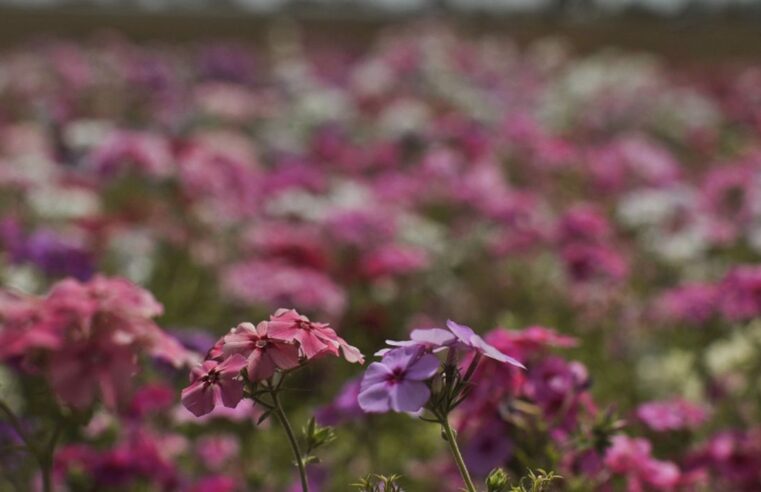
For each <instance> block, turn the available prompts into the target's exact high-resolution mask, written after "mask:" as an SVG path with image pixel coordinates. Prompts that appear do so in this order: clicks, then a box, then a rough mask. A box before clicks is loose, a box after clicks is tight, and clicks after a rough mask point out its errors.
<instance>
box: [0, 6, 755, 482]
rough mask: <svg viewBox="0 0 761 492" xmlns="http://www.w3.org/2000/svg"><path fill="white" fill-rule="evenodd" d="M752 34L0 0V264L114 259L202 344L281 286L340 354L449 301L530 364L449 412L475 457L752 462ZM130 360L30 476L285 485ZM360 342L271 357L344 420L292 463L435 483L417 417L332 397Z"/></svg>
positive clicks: (629, 11) (328, 416) (429, 321)
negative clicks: (81, 423)
mask: <svg viewBox="0 0 761 492" xmlns="http://www.w3.org/2000/svg"><path fill="white" fill-rule="evenodd" d="M760 62H761V0H439V1H433V0H428V1H427V0H353V1H352V0H345V1H333V0H299V1H286V0H90V1H75V0H0V280H2V285H3V288H7V289H12V290H13V291H14V292H25V293H30V294H35V295H42V294H44V293H45V292H47V291H48V289H49V288H50V287H51V286H52V285H54V284H55V282H57V281H59V280H61V279H62V278H64V277H75V278H78V279H80V280H83V281H86V280H88V279H91V278H92V277H93V275H94V274H95V273H96V272H101V273H104V274H107V275H114V276H124V277H127V278H129V279H130V280H132V281H134V282H136V283H137V284H139V285H141V286H143V287H145V288H146V289H148V290H150V291H151V292H152V293H153V295H155V297H156V298H157V299H158V300H159V301H160V302H161V303H162V304H163V305H164V314H163V316H162V317H161V318H159V319H158V323H159V324H160V326H161V327H162V328H165V329H166V330H168V331H169V332H171V333H172V334H174V335H175V336H176V337H177V338H178V339H180V340H182V342H183V343H185V344H186V346H188V347H189V348H192V349H193V350H197V351H198V352H199V353H200V354H203V353H206V351H207V350H208V349H209V347H211V345H212V344H213V343H214V340H215V339H216V338H217V337H219V336H220V335H223V334H225V333H226V332H227V331H228V330H229V328H230V327H231V326H234V325H235V324H237V323H238V322H240V321H241V320H262V319H266V318H267V316H269V314H270V313H272V312H273V311H274V310H275V309H277V308H278V307H281V306H293V307H296V308H298V309H299V310H300V311H303V312H304V313H306V314H308V315H309V316H310V317H311V318H312V319H314V320H320V321H329V322H330V323H331V324H332V326H334V327H336V329H337V331H338V332H339V333H340V334H341V335H342V336H344V337H345V338H346V339H347V340H348V341H349V342H351V343H352V344H355V345H357V346H358V347H359V348H360V349H361V350H362V351H363V352H364V353H365V354H368V359H370V357H371V356H370V355H369V354H372V353H374V352H375V351H376V350H378V349H379V348H380V347H382V346H383V344H384V341H385V340H386V339H402V338H404V337H407V336H408V335H409V330H410V329H412V328H417V327H421V326H425V327H427V326H439V325H440V324H441V323H442V322H443V321H444V320H446V319H447V318H453V319H456V320H458V321H462V322H463V323H468V324H470V325H472V326H473V328H474V329H476V331H478V332H480V333H482V334H486V333H489V336H490V337H491V338H490V340H492V341H493V342H494V343H498V342H499V343H501V345H500V350H503V351H505V352H506V353H513V354H517V355H521V356H522V357H523V359H522V360H523V361H524V362H526V365H527V366H528V371H527V372H525V373H523V372H517V371H514V372H507V373H503V372H500V371H499V370H496V369H495V372H494V373H490V372H486V371H484V373H483V374H484V375H483V377H482V379H481V380H480V383H481V384H483V385H484V386H483V387H484V388H486V390H485V391H483V392H481V393H479V394H478V395H475V396H476V397H478V398H476V397H474V402H475V403H472V404H470V405H469V406H465V408H464V409H463V410H462V411H461V412H460V413H459V414H458V416H457V419H458V422H457V423H458V426H460V427H459V429H458V431H459V432H461V434H460V436H461V437H462V441H463V444H464V446H465V447H466V454H467V455H468V456H467V457H466V459H467V461H468V462H469V465H471V466H473V467H474V474H475V475H476V476H477V477H478V478H479V480H480V479H482V478H483V477H484V476H486V474H487V473H488V472H489V471H490V470H491V469H492V468H493V467H496V466H503V467H505V468H506V469H507V470H508V471H509V473H510V474H511V476H512V477H520V476H522V475H523V474H525V473H526V470H527V469H528V468H537V467H543V468H546V469H549V470H557V471H558V472H559V473H560V474H562V475H563V476H564V477H565V479H564V482H563V483H564V485H562V486H558V488H559V489H560V490H572V491H578V492H589V491H590V490H598V489H599V490H629V491H631V490H664V491H673V490H689V491H691V492H692V491H695V490H701V491H703V490H705V491H709V490H710V491H721V490H724V491H730V490H731V491H735V490H736V491H747V492H758V491H759V490H761V428H760V427H759V422H761V405H759V402H761V385H759V384H758V374H759V371H761V368H759V364H760V363H761V362H760V361H761V355H760V354H761V323H760V322H759V319H761V193H759V190H761V64H760ZM1 300H2V298H0V301H1ZM2 308H3V305H2V304H1V303H0V311H2ZM6 309H7V307H6ZM0 314H2V313H1V312H0ZM1 328H2V327H0V329H1ZM0 333H1V332H0ZM331 362H332V361H331ZM9 367H10V366H9ZM11 369H12V371H9V372H8V374H7V375H6V376H2V375H0V376H2V377H7V378H8V379H9V380H16V379H17V380H18V381H20V383H18V384H17V388H16V389H14V390H13V391H11V393H13V394H12V396H13V397H14V398H15V401H17V402H18V405H17V406H18V408H20V409H21V411H22V412H23V415H24V417H25V418H29V419H30V421H32V422H35V421H43V422H44V418H45V417H46V412H48V413H49V405H47V402H43V403H42V404H37V405H35V404H34V402H35V401H36V400H34V398H35V395H34V394H33V393H34V392H33V391H32V390H31V389H30V388H37V387H44V384H43V385H42V386H39V385H38V384H37V383H39V381H40V379H39V377H37V376H35V375H31V376H30V375H27V374H23V373H22V372H21V371H17V369H18V368H17V367H15V366H13V367H12V368H11ZM17 373H18V374H17ZM146 374H147V377H145V378H144V381H147V383H146V384H147V386H144V387H143V388H142V389H143V390H145V391H143V392H142V393H138V396H139V397H142V398H143V400H140V399H139V398H137V397H136V399H135V400H134V401H132V402H131V405H132V407H129V409H128V410H127V411H125V410H124V409H122V408H120V409H118V410H119V411H118V412H112V411H111V409H103V408H102V407H99V406H98V405H99V404H98V402H96V403H95V405H94V407H93V408H94V410H93V412H94V413H93V415H94V417H93V419H92V422H94V424H92V425H90V426H89V427H88V428H87V429H86V430H85V431H81V430H80V429H79V428H78V427H77V426H75V425H71V428H70V429H68V430H67V433H66V434H65V435H64V438H63V439H62V442H61V445H60V449H61V451H60V452H59V454H58V455H57V456H56V459H58V460H59V461H60V464H57V467H58V468H57V470H58V474H59V475H58V477H57V478H56V480H58V481H59V482H60V483H62V484H63V483H70V484H73V485H71V486H70V488H69V490H74V491H78V490H98V491H101V490H118V491H124V490H128V491H133V490H139V491H141V492H142V491H144V490H162V491H163V490H182V491H183V492H184V491H187V490H192V491H194V492H195V491H203V492H208V491H212V492H217V491H218V490H244V489H245V487H244V484H245V485H247V486H248V489H249V490H265V491H281V490H295V489H292V488H288V487H290V486H291V484H292V482H293V479H294V475H293V470H292V468H291V466H290V463H289V459H288V456H289V455H288V453H289V451H288V449H287V447H286V446H285V445H284V443H283V441H282V439H280V438H279V437H278V436H279V434H277V432H267V427H266V424H265V425H264V426H262V427H254V426H252V425H248V426H237V427H236V426H235V425H233V423H231V422H228V421H227V420H224V419H227V418H228V417H227V416H224V415H222V416H221V417H220V420H219V421H215V423H214V425H211V424H209V425H206V426H199V425H197V422H196V421H195V420H193V419H191V418H190V417H188V415H187V412H185V413H182V412H183V411H182V408H180V407H179V405H178V399H179V398H178V395H179V391H180V388H182V387H183V385H185V384H186V381H187V373H186V372H177V371H175V372H169V371H168V370H167V368H166V367H163V366H158V367H153V366H151V370H150V371H147V372H146ZM361 374H362V369H361V368H359V367H358V366H357V365H349V364H331V363H325V364H315V365H314V366H310V369H309V370H308V371H306V372H305V373H303V374H300V376H298V378H294V388H296V390H297V391H296V392H294V393H295V395H296V396H294V397H293V398H292V399H291V400H289V402H288V405H289V408H288V410H289V411H291V412H292V413H293V415H294V420H295V421H296V422H299V423H303V422H306V420H307V418H308V416H309V415H311V414H312V412H313V411H314V409H316V408H319V409H320V412H319V415H322V416H323V420H324V421H325V422H327V423H329V424H331V425H336V426H337V427H338V434H339V439H338V442H337V444H336V445H334V446H333V447H331V448H330V450H327V451H325V452H324V453H323V454H322V455H321V458H324V461H323V463H322V464H321V465H319V466H315V468H314V469H315V471H314V473H313V476H314V478H315V480H316V481H317V482H319V483H320V484H321V488H317V486H315V489H314V490H324V491H331V490H335V491H345V490H347V488H346V484H348V483H352V481H355V480H357V479H358V477H361V476H364V475H366V474H367V473H369V472H381V473H401V474H403V475H404V476H405V480H406V482H405V483H408V484H410V486H409V490H411V491H413V492H419V491H432V492H433V491H435V492H442V491H449V490H458V487H459V481H458V479H457V473H456V470H455V469H454V468H453V467H452V465H451V463H450V461H449V460H448V458H447V457H446V455H445V454H444V453H443V452H442V451H443V446H442V442H441V440H440V435H439V433H438V430H437V429H436V428H435V426H429V427H422V428H421V427H420V425H419V424H420V423H419V422H417V421H415V420H414V419H409V418H406V416H400V415H386V416H380V417H375V416H372V417H366V416H365V415H363V414H362V412H360V411H359V409H358V408H357V406H356V391H358V386H357V385H358V381H359V379H358V378H359V377H361ZM2 377H0V380H1V379H2ZM32 377H37V379H31V378H32ZM26 378H30V379H26ZM28 381H33V383H29V382H28ZM0 386H1V385H0ZM145 388H147V390H146V389H145ZM162 392H163V393H162ZM156 394H161V395H163V398H164V400H163V404H162V405H163V406H162V405H159V404H156V405H155V407H156V408H153V407H151V405H153V404H154V402H155V401H158V399H157V398H156V397H155V395H156ZM495 395H497V396H495ZM23 402H31V403H23ZM145 402H148V403H145ZM143 403H145V404H146V407H147V410H143V409H142V406H141V405H142V404H143ZM149 404H150V405H149ZM133 407H134V408H133ZM135 408H137V409H138V410H135ZM245 411H246V412H248V414H244V416H243V417H242V419H248V420H251V418H252V416H251V415H250V413H251V412H252V410H251V409H250V408H248V409H246V410H245ZM653 415H654V416H653ZM696 415H697V416H696ZM619 417H620V419H619ZM257 418H258V417H257ZM35 419H37V420H35ZM230 419H232V417H230ZM622 421H627V425H628V427H626V429H625V430H624V431H623V432H625V434H622V433H621V432H622V424H620V423H621V422H622ZM297 425H300V424H297ZM241 429H245V430H243V431H242V430H241ZM495 429H496V430H495ZM0 430H2V428H0ZM136 435H137V436H138V437H139V438H140V439H137V438H135V436H136ZM146 436H147V437H146ZM178 436H179V439H178ZM220 436H222V438H221V439H219V438H220ZM629 436H631V437H629ZM0 438H2V436H1V435H0ZM492 438H493V439H492ZM209 439H212V440H213V439H218V442H216V443H212V444H215V445H214V446H210V445H209V443H208V440H209ZM0 440H1V439H0ZM178 442H179V443H180V444H182V445H180V444H178ZM146 443H148V444H150V446H152V448H151V449H153V448H155V449H156V450H158V451H157V452H156V453H157V456H162V457H164V458H165V462H161V461H160V460H159V459H158V458H156V459H155V460H153V461H152V462H151V463H147V462H148V461H151V460H152V459H146V458H144V456H146V452H145V449H146V448H148V447H149V446H148V445H146ZM0 444H1V443H0ZM183 446H184V447H183ZM225 446H227V447H226V449H227V454H225V453H222V452H221V451H220V449H222V448H225ZM8 449H10V448H8ZM82 449H87V450H89V451H88V452H91V454H85V453H83V452H82ZM208 449H211V450H212V451H211V453H210V454H212V455H213V454H217V455H225V456H226V458H225V459H224V460H218V461H219V462H215V461H213V460H209V459H208V456H207V450H208ZM260 449H267V450H268V453H267V455H266V456H262V455H261V454H260V451H259V450H260ZM728 449H729V451H727V450H728ZM239 450H240V452H239ZM11 451H12V450H11ZM630 455H631V456H633V458H632V459H628V457H629V456H630ZM82 456H87V457H88V460H89V461H88V460H84V459H83V458H81V457H82ZM125 456H128V457H130V459H132V458H134V460H133V461H129V460H127V459H126V458H125ZM167 456H168V457H167ZM621 456H623V458H621ZM0 457H2V458H3V459H0V464H2V463H3V462H8V463H10V461H9V460H6V459H5V458H4V456H0ZM241 457H243V458H241ZM101 458H102V460H101ZM619 458H620V459H619ZM27 461H29V460H28V459H27ZM101 461H102V462H101ZM153 462H156V463H160V464H162V467H160V469H157V468H156V467H152V466H148V465H152V464H153ZM22 463H25V465H24V467H22V466H19V467H18V470H16V472H18V473H15V472H14V473H15V474H16V475H18V477H19V479H18V483H19V484H20V485H19V486H18V487H16V488H10V486H9V487H8V488H3V487H4V482H2V480H5V477H4V476H3V474H2V473H0V479H2V480H0V492H4V491H5V490H22V491H26V490H30V489H29V488H28V485H29V483H31V482H30V480H32V479H34V476H35V475H34V473H35V471H34V467H33V466H29V464H28V463H26V462H24V461H23V460H22ZM57 463H58V462H57ZM83 463H84V464H83ZM622 463H623V465H622ZM629 463H636V466H634V465H632V466H629V465H628V464H629ZM59 465H60V466H59ZM624 465H626V466H624ZM87 467H90V468H87ZM112 467H117V468H118V469H119V470H120V471H122V472H123V473H122V474H121V475H118V477H120V478H121V479H123V482H124V483H121V482H119V483H117V484H116V485H114V484H113V483H112V481H111V479H112V478H113V475H115V474H114V473H113V471H112V470H113V468H112ZM654 469H657V470H659V471H660V473H653V470H654ZM82 470H85V473H82ZM0 471H2V472H4V471H5V470H0ZM207 475H208V476H207ZM216 475H219V476H220V477H222V478H223V479H225V480H228V481H231V483H232V485H231V486H230V488H229V489H221V488H214V487H217V486H216V485H214V486H212V487H211V488H200V485H199V484H202V483H205V482H206V481H207V480H211V479H215V478H217V477H216ZM8 476H11V474H8ZM133 477H138V478H140V479H141V480H143V482H145V483H147V484H149V485H150V487H148V486H146V487H145V488H141V487H142V485H143V482H140V483H137V484H135V483H132V478H133ZM167 477H169V478H167ZM8 481H9V482H10V480H8ZM81 483H87V484H88V486H89V488H86V487H84V486H82V485H78V484H81ZM166 483H169V484H170V485H166V486H165V484H166ZM209 483H211V482H209ZM214 483H216V482H214ZM177 484H179V485H177ZM189 484H193V486H195V485H198V487H199V488H190V485H189ZM635 486H639V487H640V488H634V487H635ZM677 486H678V487H683V488H677ZM172 487H174V488H172ZM701 487H702V488H701ZM62 490H65V489H62Z"/></svg>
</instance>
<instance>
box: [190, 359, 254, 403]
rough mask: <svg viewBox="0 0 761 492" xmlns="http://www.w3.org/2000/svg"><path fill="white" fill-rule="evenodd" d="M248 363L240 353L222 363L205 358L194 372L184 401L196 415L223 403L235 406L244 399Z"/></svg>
mask: <svg viewBox="0 0 761 492" xmlns="http://www.w3.org/2000/svg"><path fill="white" fill-rule="evenodd" d="M246 364H247V362H246V359H244V358H243V356H241V355H238V354H234V355H232V356H230V357H228V358H227V359H225V360H224V362H222V363H221V364H220V363H219V362H217V361H215V360H207V361H204V362H203V364H201V365H199V366H198V367H196V368H195V369H193V371H192V372H191V384H190V386H188V387H187V388H185V389H183V390H182V404H183V405H184V406H185V408H187V409H188V410H190V411H191V412H192V413H193V415H195V416H196V417H200V416H201V415H206V414H207V413H209V412H211V411H212V410H213V409H214V407H215V406H216V405H218V404H219V403H220V402H221V403H222V404H223V405H224V406H226V407H228V408H235V406H237V405H238V402H240V400H241V399H242V398H243V381H241V380H240V371H241V370H242V369H243V368H244V367H246Z"/></svg>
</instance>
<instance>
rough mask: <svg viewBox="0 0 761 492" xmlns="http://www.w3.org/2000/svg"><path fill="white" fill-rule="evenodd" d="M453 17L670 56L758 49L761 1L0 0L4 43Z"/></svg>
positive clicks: (354, 36) (330, 28)
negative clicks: (100, 33) (101, 33)
mask: <svg viewBox="0 0 761 492" xmlns="http://www.w3.org/2000/svg"><path fill="white" fill-rule="evenodd" d="M432 16H433V17H442V16H443V17H446V18H447V20H448V21H450V22H452V23H454V24H456V25H457V26H458V27H459V28H461V29H467V30H468V31H470V32H476V33H485V32H494V31H498V32H506V33H509V34H510V36H511V37H512V38H513V39H514V40H515V41H518V42H526V41H530V40H532V39H536V38H539V37H542V36H547V35H553V36H555V35H557V36H561V37H563V38H565V39H567V40H568V41H570V42H571V43H572V44H573V45H574V46H575V47H578V48H579V49H582V50H591V49H595V48H598V47H600V46H608V45H614V46H621V47H625V48H633V49H644V50H654V51H658V52H662V53H664V54H667V55H671V56H684V55H691V56H693V57H726V56H746V57H748V56H755V55H758V54H759V52H761V43H759V38H760V37H761V1H760V0H0V26H1V27H2V29H0V42H3V43H5V44H7V43H12V42H14V41H17V40H19V39H24V38H28V37H29V36H34V35H40V34H59V35H60V34H65V35H75V36H84V35H87V34H88V33H92V32H93V31H94V30H103V29H108V28H112V29H117V30H119V31H121V32H123V33H125V34H128V35H129V36H131V37H133V38H137V39H164V40H182V39H199V38H204V37H210V36H220V35H222V36H229V37H238V38H240V37H244V38H249V39H255V40H262V39H265V38H266V36H267V33H268V32H269V30H270V28H272V27H273V25H275V26H277V25H279V23H282V22H284V21H285V20H289V21H295V22H297V23H298V25H299V26H300V27H301V28H302V30H303V31H304V32H306V33H308V35H309V36H312V37H316V38H318V39H319V38H326V37H327V38H332V39H345V40H346V41H347V42H351V43H363V42H367V41H368V40H370V39H372V37H373V36H374V35H376V34H377V33H378V31H379V30H380V29H382V28H383V27H386V26H388V25H389V24H396V23H398V22H400V21H402V22H404V21H411V20H417V19H420V18H427V17H432Z"/></svg>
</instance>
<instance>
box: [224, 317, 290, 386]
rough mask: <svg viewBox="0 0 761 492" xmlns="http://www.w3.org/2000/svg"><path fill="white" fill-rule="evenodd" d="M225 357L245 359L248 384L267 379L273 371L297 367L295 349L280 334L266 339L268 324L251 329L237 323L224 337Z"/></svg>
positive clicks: (264, 322) (249, 326) (268, 335)
mask: <svg viewBox="0 0 761 492" xmlns="http://www.w3.org/2000/svg"><path fill="white" fill-rule="evenodd" d="M222 351H223V353H224V354H225V355H230V354H242V355H243V356H244V357H246V358H247V361H248V362H247V365H248V377H249V379H250V380H251V381H261V380H264V379H269V378H271V377H272V376H273V375H274V374H275V371H276V370H278V369H280V370H287V369H293V368H294V367H297V366H298V365H299V349H298V346H297V345H296V344H295V343H294V342H292V341H289V340H286V339H285V338H283V337H282V336H280V335H277V338H276V337H275V336H270V334H269V322H267V321H262V322H261V323H259V324H258V325H256V326H254V325H253V324H252V323H241V324H239V325H238V326H237V327H235V328H234V329H233V330H232V331H231V332H230V334H229V335H227V336H226V337H225V338H224V345H223V346H222Z"/></svg>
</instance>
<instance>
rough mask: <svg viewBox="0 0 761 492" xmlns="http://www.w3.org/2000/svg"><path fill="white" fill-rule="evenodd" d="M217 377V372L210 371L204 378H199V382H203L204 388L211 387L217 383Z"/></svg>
mask: <svg viewBox="0 0 761 492" xmlns="http://www.w3.org/2000/svg"><path fill="white" fill-rule="evenodd" d="M219 376H220V373H219V371H217V370H216V369H212V370H210V371H209V372H208V373H207V374H206V375H205V376H204V377H202V378H201V381H203V382H204V384H205V385H206V386H211V385H213V384H217V383H218V382H219Z"/></svg>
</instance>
